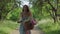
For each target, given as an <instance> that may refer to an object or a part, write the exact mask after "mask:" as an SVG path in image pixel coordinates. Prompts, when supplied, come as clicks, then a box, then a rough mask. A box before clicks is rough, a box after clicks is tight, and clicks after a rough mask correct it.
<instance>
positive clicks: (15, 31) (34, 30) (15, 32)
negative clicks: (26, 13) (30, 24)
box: [10, 26, 43, 34]
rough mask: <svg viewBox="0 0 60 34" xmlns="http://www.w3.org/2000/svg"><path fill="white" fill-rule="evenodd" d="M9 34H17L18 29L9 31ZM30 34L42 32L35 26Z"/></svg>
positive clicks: (41, 33) (40, 33)
mask: <svg viewBox="0 0 60 34" xmlns="http://www.w3.org/2000/svg"><path fill="white" fill-rule="evenodd" d="M10 34H19V29H16V30H13V31H11V32H10ZM31 34H43V32H42V31H41V30H39V28H38V27H37V26H35V27H34V29H33V30H31Z"/></svg>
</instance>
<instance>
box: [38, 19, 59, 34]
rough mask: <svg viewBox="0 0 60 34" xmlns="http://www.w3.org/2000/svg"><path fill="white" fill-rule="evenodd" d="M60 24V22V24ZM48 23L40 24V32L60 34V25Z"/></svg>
mask: <svg viewBox="0 0 60 34" xmlns="http://www.w3.org/2000/svg"><path fill="white" fill-rule="evenodd" d="M59 23H60V22H59ZM59 23H53V22H52V20H51V21H46V23H43V24H39V26H38V27H39V28H40V30H42V31H44V32H45V34H60V24H59Z"/></svg>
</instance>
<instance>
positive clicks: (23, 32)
mask: <svg viewBox="0 0 60 34" xmlns="http://www.w3.org/2000/svg"><path fill="white" fill-rule="evenodd" d="M19 32H20V34H26V31H25V29H24V27H23V25H20V30H19Z"/></svg>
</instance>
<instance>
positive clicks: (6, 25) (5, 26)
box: [0, 20, 19, 34]
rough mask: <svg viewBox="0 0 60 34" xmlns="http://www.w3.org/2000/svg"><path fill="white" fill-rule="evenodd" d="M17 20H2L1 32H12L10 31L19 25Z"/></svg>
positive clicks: (8, 33)
mask: <svg viewBox="0 0 60 34" xmlns="http://www.w3.org/2000/svg"><path fill="white" fill-rule="evenodd" d="M18 25H19V24H17V22H13V21H10V20H4V21H0V34H10V32H11V31H12V30H14V29H16V28H17V27H18Z"/></svg>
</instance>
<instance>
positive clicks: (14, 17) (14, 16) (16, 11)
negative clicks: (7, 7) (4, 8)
mask: <svg viewBox="0 0 60 34" xmlns="http://www.w3.org/2000/svg"><path fill="white" fill-rule="evenodd" d="M20 13H21V9H20V8H16V9H14V10H12V11H10V12H9V13H8V15H7V19H10V20H13V21H17V20H18V18H20Z"/></svg>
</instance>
